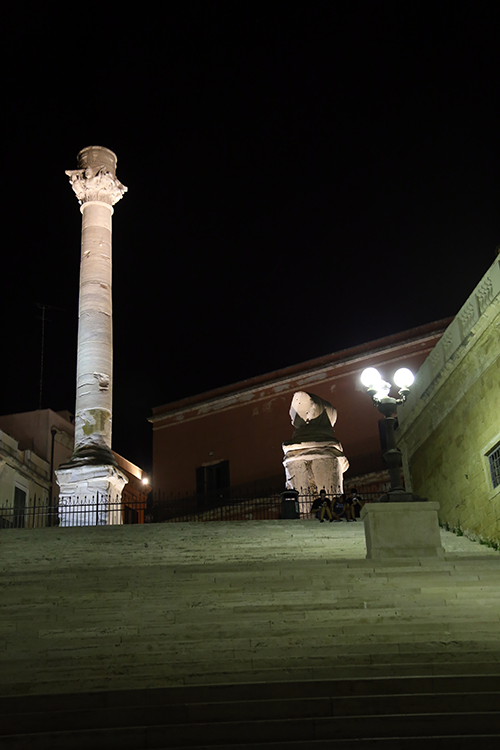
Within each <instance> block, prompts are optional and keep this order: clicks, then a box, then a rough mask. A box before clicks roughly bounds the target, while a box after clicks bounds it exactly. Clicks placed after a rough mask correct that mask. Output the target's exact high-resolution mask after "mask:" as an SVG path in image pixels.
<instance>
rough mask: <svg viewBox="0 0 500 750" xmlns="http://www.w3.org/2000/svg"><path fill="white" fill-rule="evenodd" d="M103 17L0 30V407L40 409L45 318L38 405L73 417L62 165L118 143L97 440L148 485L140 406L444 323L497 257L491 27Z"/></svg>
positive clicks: (9, 24)
mask: <svg viewBox="0 0 500 750" xmlns="http://www.w3.org/2000/svg"><path fill="white" fill-rule="evenodd" d="M49 5H50V4H49ZM54 7H55V6H54ZM92 7H93V6H92V5H91V4H90V5H88V6H87V5H86V6H85V8H92ZM103 7H105V6H101V5H98V6H95V8H96V10H95V13H94V14H92V12H91V11H89V16H88V18H87V19H86V20H85V18H84V15H85V14H84V6H79V9H78V15H77V14H76V13H75V18H74V19H71V18H62V19H60V20H57V23H56V22H55V20H56V19H55V18H54V17H53V16H51V15H50V13H49V12H48V9H47V7H46V6H43V8H42V6H40V10H39V11H35V12H34V14H33V15H31V16H29V17H28V14H26V13H24V14H22V13H19V15H18V16H14V15H11V16H10V17H9V18H8V19H7V20H6V21H5V24H6V25H5V28H4V57H5V63H4V71H3V72H4V76H3V77H4V81H5V83H4V85H3V90H2V93H3V108H2V109H3V117H2V120H3V124H4V138H3V141H2V146H3V154H2V162H3V186H4V198H3V201H2V204H1V210H2V223H1V226H2V240H3V250H2V266H1V268H2V270H1V276H0V292H1V303H2V343H3V346H2V361H1V365H2V366H1V368H0V413H1V414H7V413H12V412H15V411H27V410H32V409H36V408H38V405H39V384H40V354H41V331H42V325H41V309H40V307H38V305H40V304H44V305H48V306H50V309H49V308H47V310H46V325H45V342H44V377H43V391H42V407H43V408H48V407H50V408H52V409H54V410H56V411H57V410H61V409H69V410H70V411H73V410H74V401H75V377H76V335H77V306H78V276H79V255H80V229H81V215H80V211H79V205H78V202H77V199H76V197H75V195H74V194H73V191H72V190H71V188H70V186H69V183H68V178H67V177H66V175H65V174H64V171H65V170H66V169H75V168H76V167H77V161H76V157H77V153H78V151H80V149H82V148H84V147H85V146H89V145H102V146H106V147H108V148H110V149H112V150H113V151H115V153H116V154H117V156H118V169H117V176H118V179H119V180H120V181H121V182H122V183H123V184H124V185H126V186H127V187H128V189H129V192H128V193H127V194H126V195H125V196H124V198H123V199H122V200H121V201H120V202H119V203H118V204H117V205H116V206H115V213H114V216H113V274H114V277H113V303H114V443H113V447H114V448H115V450H117V451H118V452H119V453H122V454H123V455H124V456H126V457H127V458H129V459H130V460H132V461H134V462H136V463H138V464H139V465H141V466H143V467H144V468H146V469H147V470H150V467H151V425H149V423H148V422H147V417H148V416H149V415H150V413H151V408H152V407H153V406H158V405H161V404H164V403H168V402H169V401H173V400H176V399H178V398H182V397H184V396H189V395H194V394H196V393H200V392H203V391H206V390H209V389H211V388H216V387H218V386H223V385H226V384H229V383H232V382H235V381H239V380H243V379H246V378H250V377H252V376H254V375H259V374H262V373H266V372H270V371H272V370H275V369H278V368H281V367H286V366H287V365H292V364H296V363H298V362H301V361H305V360H308V359H312V358H314V357H319V356H321V355H324V354H327V353H330V352H334V351H337V350H339V349H343V348H348V347H351V346H354V345H356V344H359V343H363V342H365V341H369V340H371V339H375V338H378V337H381V336H385V335H389V334H391V333H395V332H397V331H401V330H405V329H407V328H411V327H414V326H417V325H421V324H423V323H428V322H431V321H433V320H437V319H440V318H445V317H447V316H449V315H453V314H455V313H456V312H457V311H458V309H459V308H460V307H461V305H462V304H463V302H464V301H465V299H466V298H467V297H468V295H469V294H470V293H471V292H472V290H473V288H474V286H475V285H476V283H477V282H478V281H479V279H480V278H481V277H482V275H483V274H484V272H485V271H486V269H487V268H488V267H489V266H490V264H491V263H492V262H493V260H494V258H495V254H496V249H497V247H498V246H499V245H500V195H499V192H500V190H499V176H498V174H499V150H500V145H499V144H500V138H499V134H498V109H499V108H498V91H497V86H498V74H499V67H500V66H499V57H498V38H499V32H500V28H499V27H500V23H499V22H498V20H497V15H498V14H495V15H491V16H489V15H488V14H487V12H485V10H484V9H485V8H486V4H473V3H461V4H460V6H459V4H458V3H453V4H451V3H435V2H434V3H426V2H419V3H415V2H406V3H403V2H384V1H383V0H378V1H374V0H372V1H371V2H358V1H356V0H349V2H338V1H337V2H330V3H322V2H303V3H300V2H289V3H278V2H276V3H268V4H267V5H265V4H259V3H245V2H241V3H236V2H227V3H217V2H210V1H208V0H207V2H204V3H199V4H197V3H192V2H184V3H177V4H176V3H174V2H172V3H166V4H164V5H163V4H156V5H154V6H153V5H151V6H145V8H144V9H143V10H142V11H141V16H137V17H135V16H133V15H131V14H129V15H126V16H124V15H120V14H123V13H124V10H121V11H120V12H119V13H118V14H114V15H113V14H111V13H110V12H109V11H107V10H103ZM117 7H118V6H117ZM123 7H124V6H123ZM163 8H167V9H168V11H167V10H164V9H163ZM155 9H156V10H155ZM49 10H50V8H49ZM155 13H158V14H159V15H155ZM54 27H55V28H54ZM5 127H6V134H5Z"/></svg>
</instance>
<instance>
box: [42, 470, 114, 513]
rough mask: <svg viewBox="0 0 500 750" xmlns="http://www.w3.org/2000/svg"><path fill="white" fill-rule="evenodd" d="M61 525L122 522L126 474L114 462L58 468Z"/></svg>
mask: <svg viewBox="0 0 500 750" xmlns="http://www.w3.org/2000/svg"><path fill="white" fill-rule="evenodd" d="M55 474H56V477H57V484H58V485H59V505H58V517H59V526H115V525H117V524H122V523H123V509H122V502H121V497H122V491H123V488H124V486H125V485H126V484H127V482H128V478H127V476H126V475H125V474H124V473H123V472H122V471H120V469H117V468H116V467H115V466H109V465H102V466H70V465H66V467H65V468H60V469H58V470H57V471H56V472H55Z"/></svg>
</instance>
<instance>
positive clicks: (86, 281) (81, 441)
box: [75, 201, 113, 450]
mask: <svg viewBox="0 0 500 750" xmlns="http://www.w3.org/2000/svg"><path fill="white" fill-rule="evenodd" d="M81 210H82V255H81V267H80V303H79V314H78V365H77V386H76V415H75V450H78V449H79V448H81V447H82V446H83V445H85V444H86V443H88V442H99V443H100V442H101V441H102V442H103V443H104V444H105V445H106V446H107V447H108V448H111V415H112V401H113V388H112V383H113V372H112V368H113V321H112V298H111V284H112V279H111V268H112V265H111V264H112V258H111V216H112V213H113V208H112V207H111V206H110V205H108V204H107V203H101V202H94V201H92V202H89V203H84V204H83V205H82V208H81Z"/></svg>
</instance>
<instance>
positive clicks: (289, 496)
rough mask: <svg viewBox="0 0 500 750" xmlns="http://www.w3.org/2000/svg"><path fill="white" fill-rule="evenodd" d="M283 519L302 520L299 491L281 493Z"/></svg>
mask: <svg viewBox="0 0 500 750" xmlns="http://www.w3.org/2000/svg"><path fill="white" fill-rule="evenodd" d="M281 518H300V511H299V493H298V492H297V490H285V492H282V493H281Z"/></svg>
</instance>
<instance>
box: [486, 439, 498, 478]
mask: <svg viewBox="0 0 500 750" xmlns="http://www.w3.org/2000/svg"><path fill="white" fill-rule="evenodd" d="M488 461H489V464H490V472H491V481H492V482H493V487H498V485H499V484H500V445H498V446H497V447H496V448H495V449H494V450H492V451H491V453H489V454H488Z"/></svg>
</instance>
